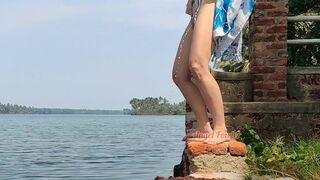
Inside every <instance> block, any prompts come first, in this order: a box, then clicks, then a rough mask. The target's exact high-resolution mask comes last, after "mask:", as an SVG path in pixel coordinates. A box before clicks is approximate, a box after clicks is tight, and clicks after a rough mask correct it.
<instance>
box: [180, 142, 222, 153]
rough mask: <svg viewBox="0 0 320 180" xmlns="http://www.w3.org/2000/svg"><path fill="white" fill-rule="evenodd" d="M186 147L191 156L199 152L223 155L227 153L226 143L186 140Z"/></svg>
mask: <svg viewBox="0 0 320 180" xmlns="http://www.w3.org/2000/svg"><path fill="white" fill-rule="evenodd" d="M186 144H187V149H188V151H189V153H190V154H191V155H192V156H198V155H201V154H217V155H223V154H227V153H228V143H220V144H205V143H203V142H188V141H187V142H186Z"/></svg>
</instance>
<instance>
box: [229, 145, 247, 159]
mask: <svg viewBox="0 0 320 180" xmlns="http://www.w3.org/2000/svg"><path fill="white" fill-rule="evenodd" d="M229 152H230V154H231V155H234V156H245V155H247V146H246V144H244V143H243V142H239V141H231V142H229Z"/></svg>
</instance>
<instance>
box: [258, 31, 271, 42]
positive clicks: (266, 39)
mask: <svg viewBox="0 0 320 180" xmlns="http://www.w3.org/2000/svg"><path fill="white" fill-rule="evenodd" d="M275 40H276V36H275V35H274V34H271V35H270V34H262V33H261V34H256V35H255V36H254V41H258V42H261V41H262V42H273V41H275Z"/></svg>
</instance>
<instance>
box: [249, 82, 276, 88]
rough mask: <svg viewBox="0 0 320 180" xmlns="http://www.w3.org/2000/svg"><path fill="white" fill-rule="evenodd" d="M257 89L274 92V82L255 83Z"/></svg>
mask: <svg viewBox="0 0 320 180" xmlns="http://www.w3.org/2000/svg"><path fill="white" fill-rule="evenodd" d="M253 84H254V88H255V89H265V90H274V86H275V85H274V83H273V82H253Z"/></svg>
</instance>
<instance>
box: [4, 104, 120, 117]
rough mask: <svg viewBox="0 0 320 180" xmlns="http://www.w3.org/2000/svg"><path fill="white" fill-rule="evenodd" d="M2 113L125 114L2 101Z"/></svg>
mask: <svg viewBox="0 0 320 180" xmlns="http://www.w3.org/2000/svg"><path fill="white" fill-rule="evenodd" d="M0 114H123V111H122V110H88V109H59V108H35V107H27V106H21V105H17V104H9V103H8V104H2V103H0Z"/></svg>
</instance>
